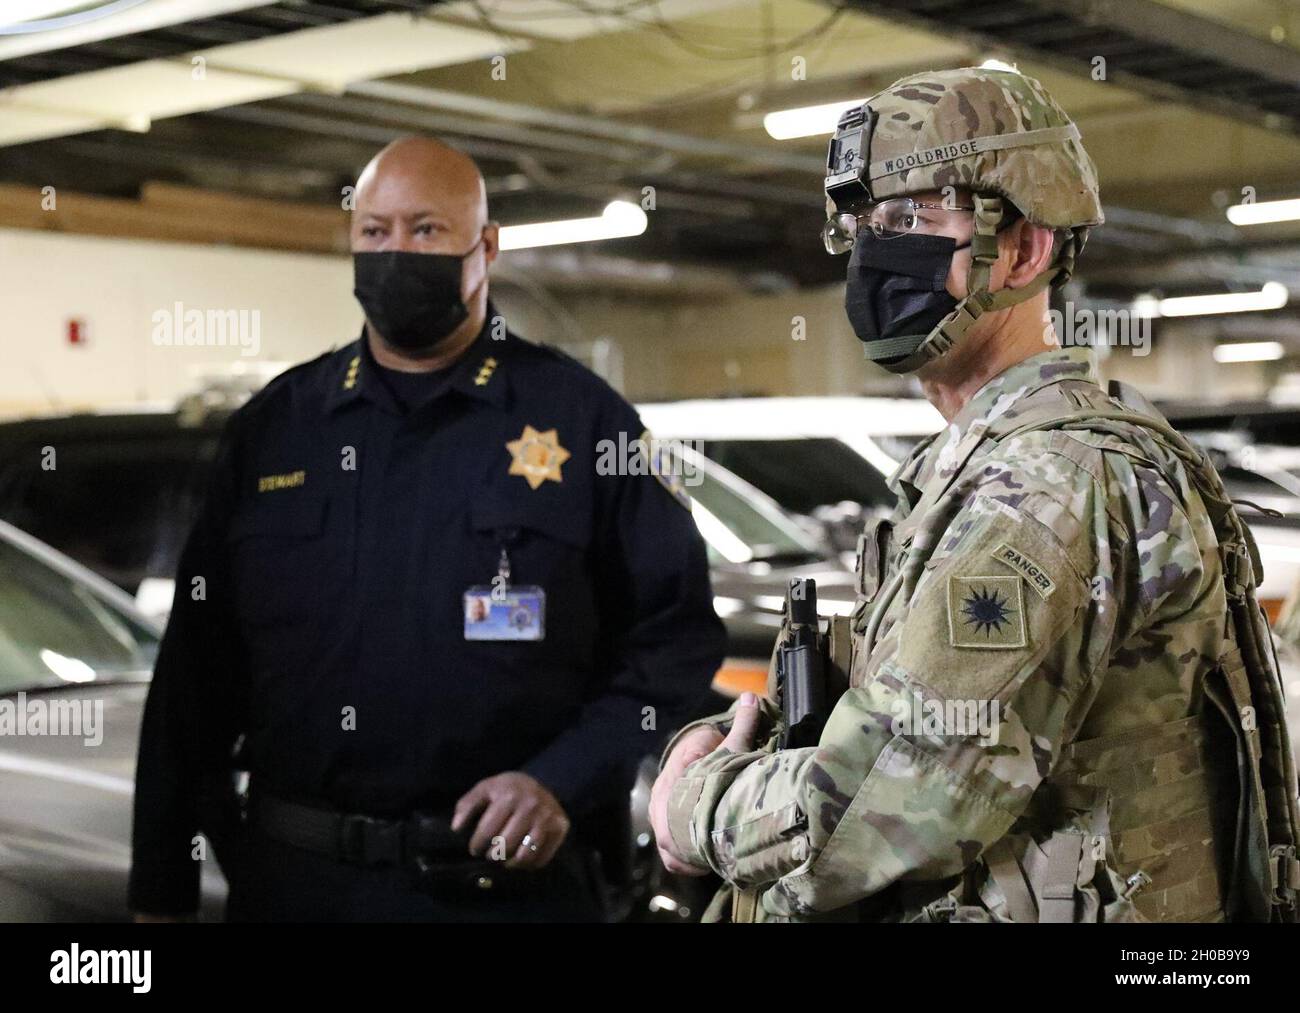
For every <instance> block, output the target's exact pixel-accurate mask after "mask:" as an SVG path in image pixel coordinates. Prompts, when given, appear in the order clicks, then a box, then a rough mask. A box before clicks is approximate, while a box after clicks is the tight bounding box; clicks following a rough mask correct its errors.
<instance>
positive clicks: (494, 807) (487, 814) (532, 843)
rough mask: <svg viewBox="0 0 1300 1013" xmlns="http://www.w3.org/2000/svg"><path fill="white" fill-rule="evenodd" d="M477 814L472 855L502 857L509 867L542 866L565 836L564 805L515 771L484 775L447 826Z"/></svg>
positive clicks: (457, 826) (456, 825) (463, 822)
mask: <svg viewBox="0 0 1300 1013" xmlns="http://www.w3.org/2000/svg"><path fill="white" fill-rule="evenodd" d="M480 814H481V815H480ZM476 818H477V820H478V823H477V824H476V825H475V827H474V835H473V836H472V837H471V838H470V842H469V852H470V854H471V855H474V856H476V857H477V856H479V855H481V854H483V853H484V852H487V853H488V855H489V856H491V857H498V858H499V857H501V856H505V863H506V867H507V868H510V869H540V868H542V867H543V866H544V865H546V864H547V863H548V862H550V860H551V859H552V858H554V857H555V853H556V852H557V851H559V850H560V845H561V844H563V843H564V839H565V838H566V837H568V836H569V817H568V815H567V814H566V813H565V811H564V807H563V806H562V805H560V803H559V801H558V800H557V799H556V797H555V796H554V795H552V794H551V793H550V792H549V791H547V790H546V788H545V787H543V786H542V784H541V782H539V781H537V780H536V779H535V778H532V777H529V776H528V775H527V774H524V773H521V772H520V771H517V770H512V771H507V772H506V773H504V774H497V775H496V776H495V777H489V778H485V779H484V780H482V781H480V782H479V783H478V784H476V785H474V787H473V788H471V789H470V790H469V791H467V792H466V793H465V794H464V795H462V796H461V798H460V801H459V802H457V803H456V809H455V811H454V812H453V813H452V817H451V828H452V829H453V830H456V831H459V830H460V829H461V828H462V827H464V826H468V825H469V823H470V822H471V821H472V820H474V819H476ZM525 838H527V840H525Z"/></svg>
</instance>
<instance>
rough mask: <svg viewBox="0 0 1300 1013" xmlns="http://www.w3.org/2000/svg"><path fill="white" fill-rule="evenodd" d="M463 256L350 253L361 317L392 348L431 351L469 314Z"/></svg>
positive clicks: (470, 250)
mask: <svg viewBox="0 0 1300 1013" xmlns="http://www.w3.org/2000/svg"><path fill="white" fill-rule="evenodd" d="M481 242H483V239H482V237H481V236H480V237H479V241H478V243H475V244H474V245H473V246H471V247H470V248H469V249H468V250H466V251H465V252H464V253H462V254H460V255H459V256H457V255H456V254H452V253H406V252H403V251H397V250H392V251H386V252H381V253H354V254H353V255H352V276H353V289H352V294H353V295H355V296H356V297H357V302H359V303H361V308H362V309H363V310H365V312H366V319H368V320H369V321H370V323H371V325H372V326H373V327H374V328H375V330H377V331H378V332H379V333H380V334H381V335H382V336H383V337H384V339H385V340H386V341H387V342H388V343H389V344H390V345H393V346H394V347H396V348H401V349H405V350H407V351H416V350H419V349H423V348H431V347H432V346H434V345H436V344H437V343H438V342H439V341H441V340H442V339H443V338H445V337H446V336H447V335H448V334H450V333H451V332H452V331H454V330H455V329H456V328H457V327H459V326H460V325H461V324H462V323H464V322H465V319H466V318H467V317H468V316H469V308H468V307H467V306H466V305H465V302H464V300H462V299H461V297H460V283H461V272H462V269H463V268H464V264H465V258H466V257H468V256H469V255H470V254H471V253H473V252H474V251H475V250H477V249H478V247H479V243H481Z"/></svg>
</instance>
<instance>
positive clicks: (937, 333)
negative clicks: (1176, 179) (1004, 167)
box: [866, 194, 1087, 373]
mask: <svg viewBox="0 0 1300 1013" xmlns="http://www.w3.org/2000/svg"><path fill="white" fill-rule="evenodd" d="M974 201H975V234H974V235H973V236H972V237H971V242H970V247H971V261H970V268H969V270H968V271H967V272H966V291H967V293H968V294H967V296H966V298H965V299H963V300H962V301H961V302H959V303H958V304H957V305H956V307H955V308H954V309H953V311H952V312H951V313H949V314H948V315H947V316H946V317H944V318H943V319H942V320H940V321H939V322H938V323H937V324H936V325H935V327H934V329H933V330H932V331H930V333H929V334H926V335H924V336H919V335H918V336H911V335H905V336H901V337H898V338H894V339H892V340H891V341H880V342H869V343H868V344H867V346H866V352H867V358H869V359H871V360H873V361H874V362H876V364H877V365H879V366H881V367H882V368H884V369H887V370H889V372H891V373H912V372H915V371H916V370H918V369H920V368H921V367H922V366H924V365H925V364H926V363H927V362H933V361H934V360H935V359H937V358H939V356H941V355H944V354H946V353H947V352H949V351H951V350H952V347H953V346H954V345H955V344H956V343H957V342H958V341H959V340H960V339H961V337H962V335H964V334H965V333H966V332H967V331H968V330H970V327H971V325H972V324H973V323H975V321H976V320H978V319H979V318H980V317H981V316H983V315H984V314H985V313H988V312H991V311H994V310H1002V309H1006V308H1007V307H1008V306H1014V305H1016V304H1017V303H1022V302H1027V301H1028V300H1030V299H1032V298H1033V297H1034V296H1036V295H1038V293H1039V292H1041V291H1043V290H1044V289H1045V288H1047V287H1048V286H1049V285H1052V284H1062V283H1064V282H1065V281H1066V279H1067V278H1069V276H1070V271H1071V268H1072V267H1073V266H1074V257H1075V254H1077V253H1078V251H1079V249H1080V248H1081V247H1082V246H1083V236H1081V235H1080V233H1081V232H1083V233H1084V234H1086V231H1087V230H1074V234H1073V236H1072V237H1071V239H1070V240H1069V241H1068V242H1067V243H1066V244H1065V246H1064V248H1063V249H1062V251H1061V255H1060V256H1059V257H1058V258H1057V262H1056V264H1055V265H1053V266H1052V267H1050V268H1048V269H1047V270H1046V271H1044V272H1043V273H1042V274H1040V275H1038V277H1036V278H1034V279H1033V281H1031V282H1030V283H1029V284H1028V285H1024V286H1022V287H1020V288H1003V289H1000V290H999V291H997V292H990V291H989V276H990V274H991V273H992V270H993V264H994V263H995V262H996V261H997V259H998V226H999V225H1000V224H1001V223H1002V198H1001V197H998V196H987V197H986V196H983V195H981V194H976V195H975V197H974ZM913 342H915V344H914V345H913ZM904 344H906V345H912V347H911V348H910V349H903V348H900V345H904ZM873 345H876V346H878V347H875V348H873V347H872V346H873ZM900 353H902V354H903V358H901V359H899V360H898V361H897V362H888V363H886V362H880V361H879V360H881V359H891V358H894V357H895V356H897V355H899V354H900Z"/></svg>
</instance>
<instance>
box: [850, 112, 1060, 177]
mask: <svg viewBox="0 0 1300 1013" xmlns="http://www.w3.org/2000/svg"><path fill="white" fill-rule="evenodd" d="M1079 138H1080V135H1079V128H1078V127H1077V126H1075V125H1074V124H1073V123H1067V124H1066V125H1065V126H1063V127H1043V128H1042V129H1041V130H1022V131H1019V132H1017V133H1014V134H985V135H984V136H982V137H971V138H968V139H967V140H964V141H954V142H953V143H951V144H941V145H939V146H938V147H937V148H926V149H925V150H924V151H912V152H909V153H908V154H906V155H899V156H897V157H895V158H882V159H881V160H880V161H879V162H872V163H871V165H870V166H869V167H868V169H867V177H868V178H869V179H880V178H881V177H882V176H889V175H891V174H893V173H895V172H907V171H908V170H909V169H921V168H924V167H925V166H928V165H938V164H940V163H942V162H955V161H956V160H957V159H959V158H966V157H967V156H969V155H977V154H979V153H980V152H981V151H1000V150H1002V149H1003V148H1020V147H1024V146H1026V145H1030V144H1053V143H1056V142H1058V141H1077V140H1079Z"/></svg>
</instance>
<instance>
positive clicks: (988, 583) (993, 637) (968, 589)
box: [948, 574, 1028, 649]
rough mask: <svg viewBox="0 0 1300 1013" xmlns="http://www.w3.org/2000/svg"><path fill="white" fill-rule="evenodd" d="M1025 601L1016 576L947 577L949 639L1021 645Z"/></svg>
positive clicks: (999, 645)
mask: <svg viewBox="0 0 1300 1013" xmlns="http://www.w3.org/2000/svg"><path fill="white" fill-rule="evenodd" d="M1027 642H1028V641H1027V639H1026V637H1025V601H1024V593H1023V591H1022V590H1021V583H1020V578H1019V577H1018V576H1008V575H1005V574H1004V575H998V576H990V577H956V576H953V577H949V578H948V643H949V644H951V645H952V646H953V647H984V648H994V649H996V648H1014V647H1024V646H1025V645H1026V643H1027Z"/></svg>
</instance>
